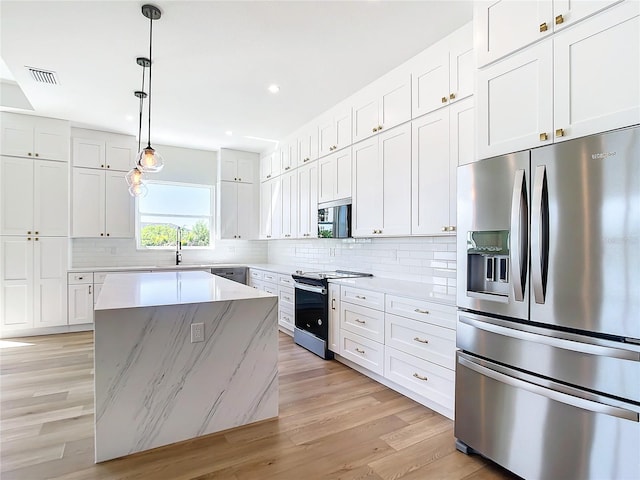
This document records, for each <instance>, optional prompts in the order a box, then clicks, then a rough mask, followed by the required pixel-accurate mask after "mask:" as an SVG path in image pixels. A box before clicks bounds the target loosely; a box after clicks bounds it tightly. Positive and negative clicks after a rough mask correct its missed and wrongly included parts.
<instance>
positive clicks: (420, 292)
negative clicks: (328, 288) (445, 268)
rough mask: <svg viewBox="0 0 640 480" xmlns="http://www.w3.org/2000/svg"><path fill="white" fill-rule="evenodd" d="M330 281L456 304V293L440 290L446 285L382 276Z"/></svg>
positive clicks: (417, 298)
mask: <svg viewBox="0 0 640 480" xmlns="http://www.w3.org/2000/svg"><path fill="white" fill-rule="evenodd" d="M329 282H330V283H335V284H338V285H351V286H353V287H356V288H362V289H364V290H373V291H376V292H383V293H386V294H388V295H398V296H400V297H407V298H414V299H416V300H425V301H428V302H436V303H442V304H443V305H451V306H453V307H455V306H456V297H455V295H447V294H445V293H441V292H439V291H438V290H439V289H441V288H442V289H445V290H446V287H441V286H439V285H432V284H430V283H418V282H408V281H406V280H395V279H392V278H381V277H360V278H344V279H332V280H329Z"/></svg>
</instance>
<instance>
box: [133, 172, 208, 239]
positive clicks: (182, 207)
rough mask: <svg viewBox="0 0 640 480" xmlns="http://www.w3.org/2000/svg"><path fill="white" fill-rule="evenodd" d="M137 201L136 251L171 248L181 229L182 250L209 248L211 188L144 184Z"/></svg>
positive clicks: (174, 184) (179, 184) (183, 184)
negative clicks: (142, 193) (142, 192)
mask: <svg viewBox="0 0 640 480" xmlns="http://www.w3.org/2000/svg"><path fill="white" fill-rule="evenodd" d="M146 185H147V188H148V193H147V195H146V196H145V197H138V198H137V202H136V205H137V212H136V237H137V239H138V248H174V247H175V245H176V230H177V229H178V227H180V228H181V229H182V246H183V247H210V246H211V240H212V237H213V235H212V233H213V211H214V208H213V198H214V195H213V193H214V192H213V187H211V186H208V185H195V184H190V183H169V182H153V181H149V182H146Z"/></svg>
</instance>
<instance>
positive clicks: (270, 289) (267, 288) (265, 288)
mask: <svg viewBox="0 0 640 480" xmlns="http://www.w3.org/2000/svg"><path fill="white" fill-rule="evenodd" d="M262 290H263V291H265V292H267V293H270V294H271V295H278V287H277V286H276V285H271V284H270V283H263V284H262Z"/></svg>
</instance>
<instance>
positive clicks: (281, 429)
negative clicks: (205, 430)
mask: <svg viewBox="0 0 640 480" xmlns="http://www.w3.org/2000/svg"><path fill="white" fill-rule="evenodd" d="M15 340H19V341H22V342H25V343H30V344H32V345H29V346H22V347H15V348H2V349H0V361H1V365H0V367H1V376H0V382H1V383H0V407H1V412H0V449H1V461H2V465H1V475H0V477H1V478H2V480H14V479H15V480H18V479H19V480H39V479H60V480H61V479H65V480H82V479H100V480H109V479H153V480H164V479H167V480H169V479H170V480H182V479H184V480H187V479H190V480H205V479H228V480H244V479H260V480H266V479H283V480H289V479H291V480H297V479H302V480H312V479H336V480H337V479H343V480H346V479H370V480H373V479H402V480H416V479H451V480H454V479H468V480H471V479H475V480H487V479H503V478H514V477H512V476H511V475H510V474H509V473H508V472H506V471H505V470H502V469H500V468H499V467H497V466H495V465H494V464H491V463H490V462H488V461H486V460H483V459H482V458H479V457H476V456H466V455H463V454H461V453H459V452H457V451H456V450H455V447H454V439H453V423H452V422H451V421H450V420H448V419H446V418H444V417H442V416H440V415H438V414H437V413H435V412H433V411H431V410H429V409H427V408H425V407H423V406H421V405H419V404H417V403H415V402H413V401H412V400H409V399H407V398H406V397H403V396H402V395H400V394H398V393H395V392H394V391H392V390H389V389H388V388H386V387H384V386H382V385H380V384H378V383H376V382H374V381H373V380H370V379H368V378H367V377H364V376H362V375H360V374H359V373H357V372H355V371H353V370H351V369H350V368H348V367H345V366H344V365H342V364H340V363H338V362H335V361H324V360H322V359H320V358H318V357H316V356H315V355H313V354H311V353H309V352H307V351H306V350H304V349H302V348H300V347H298V346H297V345H295V344H293V342H292V340H291V338H290V337H288V336H286V335H283V334H280V367H279V368H280V416H279V418H278V419H274V420H269V421H265V422H261V423H258V424H255V425H250V426H246V427H241V428H237V429H234V430H230V431H227V432H222V433H218V434H214V435H209V436H206V437H201V438H199V439H197V440H191V441H188V442H183V443H180V444H176V445H172V446H169V447H163V448H158V449H155V450H152V451H149V452H145V453H142V454H137V455H133V456H130V457H126V458H122V459H117V460H112V461H109V462H105V463H102V464H99V465H95V464H94V463H93V334H92V333H91V332H84V333H73V334H63V335H50V336H46V337H45V336H43V337H30V338H23V339H15Z"/></svg>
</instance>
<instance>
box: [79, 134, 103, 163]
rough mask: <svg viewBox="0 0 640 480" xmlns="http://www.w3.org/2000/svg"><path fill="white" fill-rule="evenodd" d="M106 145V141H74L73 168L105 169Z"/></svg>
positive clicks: (83, 139)
mask: <svg viewBox="0 0 640 480" xmlns="http://www.w3.org/2000/svg"><path fill="white" fill-rule="evenodd" d="M105 165H106V143H105V142H104V140H95V139H88V138H74V139H73V166H74V167H87V168H105Z"/></svg>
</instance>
